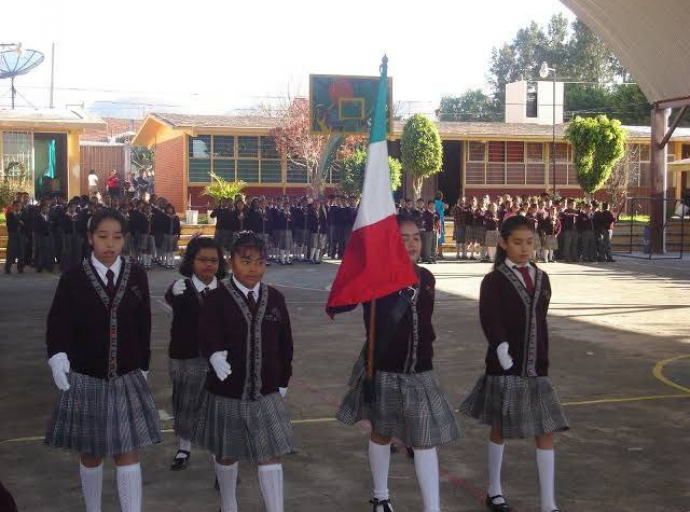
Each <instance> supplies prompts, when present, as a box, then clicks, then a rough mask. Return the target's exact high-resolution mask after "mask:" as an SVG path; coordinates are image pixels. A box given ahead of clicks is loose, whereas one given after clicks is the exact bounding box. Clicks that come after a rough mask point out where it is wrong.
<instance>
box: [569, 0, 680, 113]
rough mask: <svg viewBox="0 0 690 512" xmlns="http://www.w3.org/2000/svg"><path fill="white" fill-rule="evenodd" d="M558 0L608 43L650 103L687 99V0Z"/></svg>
mask: <svg viewBox="0 0 690 512" xmlns="http://www.w3.org/2000/svg"><path fill="white" fill-rule="evenodd" d="M561 2H562V3H563V4H564V5H566V6H567V7H568V8H569V9H570V10H571V11H573V13H574V14H575V15H576V16H577V17H578V18H579V19H581V20H582V21H583V22H584V23H585V24H586V25H587V26H588V27H589V28H590V29H591V30H592V31H593V32H594V33H595V34H596V35H597V36H599V37H600V38H601V39H602V40H603V41H604V42H605V43H606V45H607V46H608V47H609V49H610V50H611V51H612V52H613V53H614V54H615V55H616V56H617V57H618V58H619V59H620V61H621V63H622V64H623V66H625V67H626V68H627V69H628V70H629V71H630V72H631V73H632V74H633V76H634V77H635V80H636V81H637V83H638V85H639V86H640V89H642V92H643V93H644V94H645V96H646V97H647V100H648V101H649V102H650V103H657V102H662V101H665V102H669V103H667V104H663V105H660V107H662V108H665V107H673V106H679V104H682V103H683V101H682V100H685V101H686V102H687V101H688V100H690V64H689V63H688V56H690V37H688V31H690V1H689V0H663V1H660V0H656V1H654V0H561ZM673 100H681V101H675V102H673Z"/></svg>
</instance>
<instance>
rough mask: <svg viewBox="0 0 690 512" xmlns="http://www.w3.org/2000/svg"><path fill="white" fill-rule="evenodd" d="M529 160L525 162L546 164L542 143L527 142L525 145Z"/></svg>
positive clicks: (526, 159)
mask: <svg viewBox="0 0 690 512" xmlns="http://www.w3.org/2000/svg"><path fill="white" fill-rule="evenodd" d="M525 148H526V149H525V152H526V153H527V158H525V162H528V163H538V162H540V163H541V162H544V144H542V143H541V142H527V143H526V144H525Z"/></svg>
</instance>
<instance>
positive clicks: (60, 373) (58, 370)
mask: <svg viewBox="0 0 690 512" xmlns="http://www.w3.org/2000/svg"><path fill="white" fill-rule="evenodd" d="M48 364H49V365H50V369H51V370H53V380H54V381H55V385H56V386H57V387H58V389H59V390H60V391H67V390H68V389H69V381H68V380H67V374H68V373H69V359H67V354H65V353H64V352H58V353H57V354H55V355H54V356H53V357H51V358H50V359H48Z"/></svg>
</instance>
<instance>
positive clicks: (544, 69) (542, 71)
mask: <svg viewBox="0 0 690 512" xmlns="http://www.w3.org/2000/svg"><path fill="white" fill-rule="evenodd" d="M549 72H551V76H552V77H553V118H552V125H553V133H552V139H551V187H552V188H553V191H552V195H553V196H555V195H556V70H555V68H550V67H549V65H548V63H547V62H546V61H544V62H542V63H541V67H540V68H539V76H540V77H542V78H546V77H547V76H549Z"/></svg>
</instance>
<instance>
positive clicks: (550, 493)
mask: <svg viewBox="0 0 690 512" xmlns="http://www.w3.org/2000/svg"><path fill="white" fill-rule="evenodd" d="M536 444H537V470H538V472H539V491H540V492H539V495H540V503H541V512H552V511H554V510H557V509H558V507H557V506H556V497H555V491H554V480H555V469H556V460H555V456H554V451H553V435H552V434H542V435H540V436H537V437H536Z"/></svg>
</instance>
